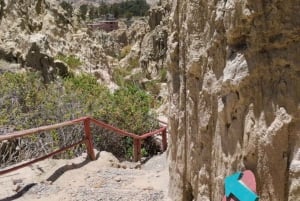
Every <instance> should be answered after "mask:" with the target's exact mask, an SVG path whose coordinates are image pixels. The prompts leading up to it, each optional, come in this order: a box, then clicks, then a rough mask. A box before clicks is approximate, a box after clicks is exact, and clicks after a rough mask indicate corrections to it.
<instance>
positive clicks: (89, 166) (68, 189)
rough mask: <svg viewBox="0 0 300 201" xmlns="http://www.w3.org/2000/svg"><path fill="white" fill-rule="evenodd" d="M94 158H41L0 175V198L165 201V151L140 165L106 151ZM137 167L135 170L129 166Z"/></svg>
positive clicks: (7, 199)
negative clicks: (26, 165) (119, 159)
mask: <svg viewBox="0 0 300 201" xmlns="http://www.w3.org/2000/svg"><path fill="white" fill-rule="evenodd" d="M99 155H100V156H99V157H98V159H97V160H96V161H88V160H86V156H81V157H78V158H75V159H72V160H52V159H49V160H45V161H42V162H40V163H36V164H34V165H32V166H31V167H26V168H23V169H21V170H18V171H15V172H13V173H10V174H7V175H4V176H0V186H1V188H0V201H10V200H19V201H23V200H30V201H37V200H39V201H41V200H42V201H61V200H65V201H85V200H86V201H96V200H97V201H100V200H101V201H102V200H103V201H133V200H134V201H167V200H168V199H167V196H166V195H167V188H168V168H167V163H166V154H162V155H160V156H155V157H153V158H152V159H150V160H149V161H148V162H147V163H146V164H144V165H142V166H141V167H140V165H139V164H137V163H119V161H118V160H117V159H116V158H115V157H114V156H112V155H111V154H110V153H108V152H101V153H100V154H99ZM134 167H138V169H132V168H134Z"/></svg>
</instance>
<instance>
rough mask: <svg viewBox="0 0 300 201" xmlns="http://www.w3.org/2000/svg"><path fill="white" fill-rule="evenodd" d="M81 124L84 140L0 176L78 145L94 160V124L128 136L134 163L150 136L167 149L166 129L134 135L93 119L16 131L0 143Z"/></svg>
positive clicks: (1, 139) (83, 118)
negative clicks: (160, 136) (92, 129)
mask: <svg viewBox="0 0 300 201" xmlns="http://www.w3.org/2000/svg"><path fill="white" fill-rule="evenodd" d="M80 123H83V125H84V133H85V137H84V139H82V140H80V141H78V142H75V143H74V144H71V145H68V146H66V147H63V148H61V149H58V150H56V151H54V152H52V153H50V154H47V155H45V156H42V157H39V158H36V159H33V160H31V161H29V162H25V163H22V164H20V165H17V166H14V167H12V168H8V169H5V170H0V175H3V174H6V173H9V172H12V171H14V170H17V169H20V168H23V167H26V166H28V165H31V164H33V163H36V162H38V161H41V160H44V159H46V158H49V157H51V156H53V155H55V154H58V153H61V152H63V151H66V150H67V149H70V148H72V147H75V146H77V145H79V144H83V143H85V144H86V147H87V153H88V156H89V157H90V159H91V160H95V159H96V156H95V153H94V147H93V139H92V134H91V127H90V124H91V123H94V124H95V125H97V126H99V127H102V128H105V129H108V130H111V131H114V132H115V133H117V134H119V135H123V136H128V137H131V138H133V160H134V161H138V160H140V159H141V145H142V141H143V140H144V139H146V138H148V137H150V136H153V135H156V134H161V135H162V149H163V151H165V150H166V149H167V128H166V127H161V128H160V129H158V130H155V131H152V132H149V133H145V134H143V135H136V134H133V133H129V132H126V131H123V130H121V129H118V128H116V127H113V126H111V125H109V124H106V123H104V122H102V121H99V120H96V119H93V118H91V117H82V118H79V119H75V120H72V121H66V122H63V123H58V124H54V125H49V126H42V127H38V128H33V129H28V130H24V131H18V132H14V133H8V134H6V135H0V142H2V141H4V140H13V139H16V138H20V137H24V136H28V135H33V134H38V133H39V132H42V131H48V130H52V129H57V128H62V127H65V126H70V125H75V124H80Z"/></svg>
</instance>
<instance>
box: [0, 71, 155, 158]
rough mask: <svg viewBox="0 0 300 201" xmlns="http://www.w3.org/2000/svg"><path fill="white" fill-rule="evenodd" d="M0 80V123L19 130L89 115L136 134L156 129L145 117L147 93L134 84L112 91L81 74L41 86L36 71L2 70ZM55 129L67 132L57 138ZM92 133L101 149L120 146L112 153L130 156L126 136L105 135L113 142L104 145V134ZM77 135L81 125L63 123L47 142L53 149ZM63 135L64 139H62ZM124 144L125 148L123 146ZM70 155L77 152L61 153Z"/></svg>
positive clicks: (147, 113) (40, 80)
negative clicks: (75, 126) (16, 71)
mask: <svg viewBox="0 0 300 201" xmlns="http://www.w3.org/2000/svg"><path fill="white" fill-rule="evenodd" d="M0 83H1V87H0V127H2V126H7V125H9V126H13V127H14V128H15V129H16V130H23V129H28V128H34V127H38V126H42V125H48V124H54V123H59V122H63V121H66V120H71V119H76V118H78V117H82V116H88V115H89V116H94V117H95V118H96V119H100V120H102V121H105V122H107V123H109V124H112V125H114V126H116V127H118V128H121V129H124V130H127V131H128V132H132V133H136V134H142V133H145V132H148V131H150V130H153V129H156V128H157V127H158V123H157V122H156V121H154V120H153V118H149V117H154V114H151V113H150V105H151V103H152V102H153V99H152V97H151V96H150V95H148V94H147V93H146V92H145V91H143V90H142V89H140V88H139V87H137V86H135V85H126V86H123V87H121V88H120V89H118V90H116V91H115V92H113V93H112V92H110V91H109V89H108V88H107V87H106V86H103V85H100V84H98V83H97V80H96V79H95V78H94V77H92V76H90V75H86V74H83V75H79V76H73V77H67V78H64V79H59V80H56V81H54V82H52V83H49V84H47V85H45V84H44V83H43V82H42V78H41V76H40V74H39V73H21V74H13V73H5V74H2V75H0ZM60 132H63V133H66V134H68V133H72V135H63V136H62V134H61V133H60ZM105 132H107V131H105ZM93 134H94V139H95V146H96V147H98V148H99V149H100V150H103V148H102V147H106V148H107V151H111V150H112V149H113V147H123V148H122V149H123V150H120V149H114V150H115V151H116V152H121V154H120V153H116V152H113V153H114V154H115V155H118V156H121V155H122V154H123V157H126V155H127V156H130V155H132V150H131V149H132V144H130V143H132V142H130V141H128V140H126V139H125V138H120V137H118V136H117V135H116V134H114V135H108V137H109V138H116V140H113V139H110V142H111V145H107V144H104V143H106V142H107V141H105V140H103V138H102V137H100V136H98V135H104V134H105V133H103V132H100V130H99V129H98V130H95V132H93ZM81 135H82V131H81V130H80V129H77V130H74V129H72V128H68V127H67V128H66V129H65V130H63V131H62V130H57V131H56V130H55V131H52V132H50V135H49V139H48V138H47V140H50V141H52V142H53V147H52V148H56V147H57V146H61V145H62V144H61V143H63V142H68V141H70V140H71V139H70V138H73V136H74V137H78V136H81ZM62 137H66V138H63V139H64V140H62ZM117 139H118V140H117ZM119 139H122V140H121V141H120V140H119ZM123 141H125V142H123ZM32 143H34V142H32ZM117 143H119V145H118V144H117ZM124 143H125V145H126V146H123V145H124ZM80 150H83V148H82V147H81V149H80ZM71 155H72V156H73V155H74V156H75V155H76V152H74V151H70V152H68V154H67V155H66V156H71Z"/></svg>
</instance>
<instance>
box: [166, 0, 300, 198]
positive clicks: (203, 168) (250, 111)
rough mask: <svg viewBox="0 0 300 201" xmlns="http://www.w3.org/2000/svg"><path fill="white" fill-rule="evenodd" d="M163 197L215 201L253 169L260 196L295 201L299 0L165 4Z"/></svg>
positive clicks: (298, 185) (298, 187)
mask: <svg viewBox="0 0 300 201" xmlns="http://www.w3.org/2000/svg"><path fill="white" fill-rule="evenodd" d="M170 4H171V9H172V10H171V16H170V25H169V26H170V36H169V39H168V59H167V60H168V61H167V66H168V75H169V83H168V85H169V92H170V93H169V94H170V95H169V103H170V106H169V131H170V136H169V144H170V147H169V160H170V189H169V195H170V197H171V198H172V200H174V201H183V200H184V201H192V200H195V201H208V200H211V201H221V199H222V197H223V196H224V178H225V177H226V176H228V175H230V174H232V173H234V172H236V171H243V170H246V169H249V170H252V171H253V172H254V174H255V176H256V181H257V191H258V195H259V196H260V201H295V200H299V199H300V178H299V176H300V146H299V145H300V34H299V33H300V12H299V10H300V1H299V0H284V1H283V0H264V1H259V0H197V1H195V0H174V1H172V2H171V1H170Z"/></svg>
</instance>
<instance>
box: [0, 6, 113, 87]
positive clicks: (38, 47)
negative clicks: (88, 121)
mask: <svg viewBox="0 0 300 201" xmlns="http://www.w3.org/2000/svg"><path fill="white" fill-rule="evenodd" d="M58 4H59V2H58V1H54V0H49V1H44V0H38V1H36V0H27V1H5V2H3V1H1V3H0V25H1V29H0V36H1V37H0V38H1V39H0V59H3V60H6V61H8V62H12V63H19V64H21V66H22V67H30V68H35V69H38V70H40V71H42V74H43V77H44V80H45V81H46V82H48V81H49V80H51V79H53V77H54V76H55V74H60V72H64V73H67V72H68V69H67V66H66V65H65V66H64V64H63V63H61V62H60V63H59V64H58V63H57V62H54V59H55V58H56V57H57V55H58V54H63V55H66V56H70V55H75V56H76V57H78V58H80V60H81V62H82V65H81V66H80V67H79V68H78V69H73V70H74V71H80V72H89V73H93V74H94V75H96V76H97V77H98V78H99V82H102V83H104V84H107V85H108V86H109V87H110V88H111V89H114V88H116V85H115V84H114V83H113V82H112V80H111V75H110V65H111V63H110V62H109V57H108V56H107V54H106V52H105V51H104V49H103V47H102V44H101V41H100V40H99V38H98V37H97V36H96V35H94V34H93V33H90V32H89V31H88V30H87V29H85V28H84V27H83V23H81V22H80V19H79V18H78V17H77V16H76V15H74V16H73V18H70V17H68V16H67V15H66V13H65V11H64V10H63V9H62V8H61V7H59V5H58ZM56 64H58V65H56Z"/></svg>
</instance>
